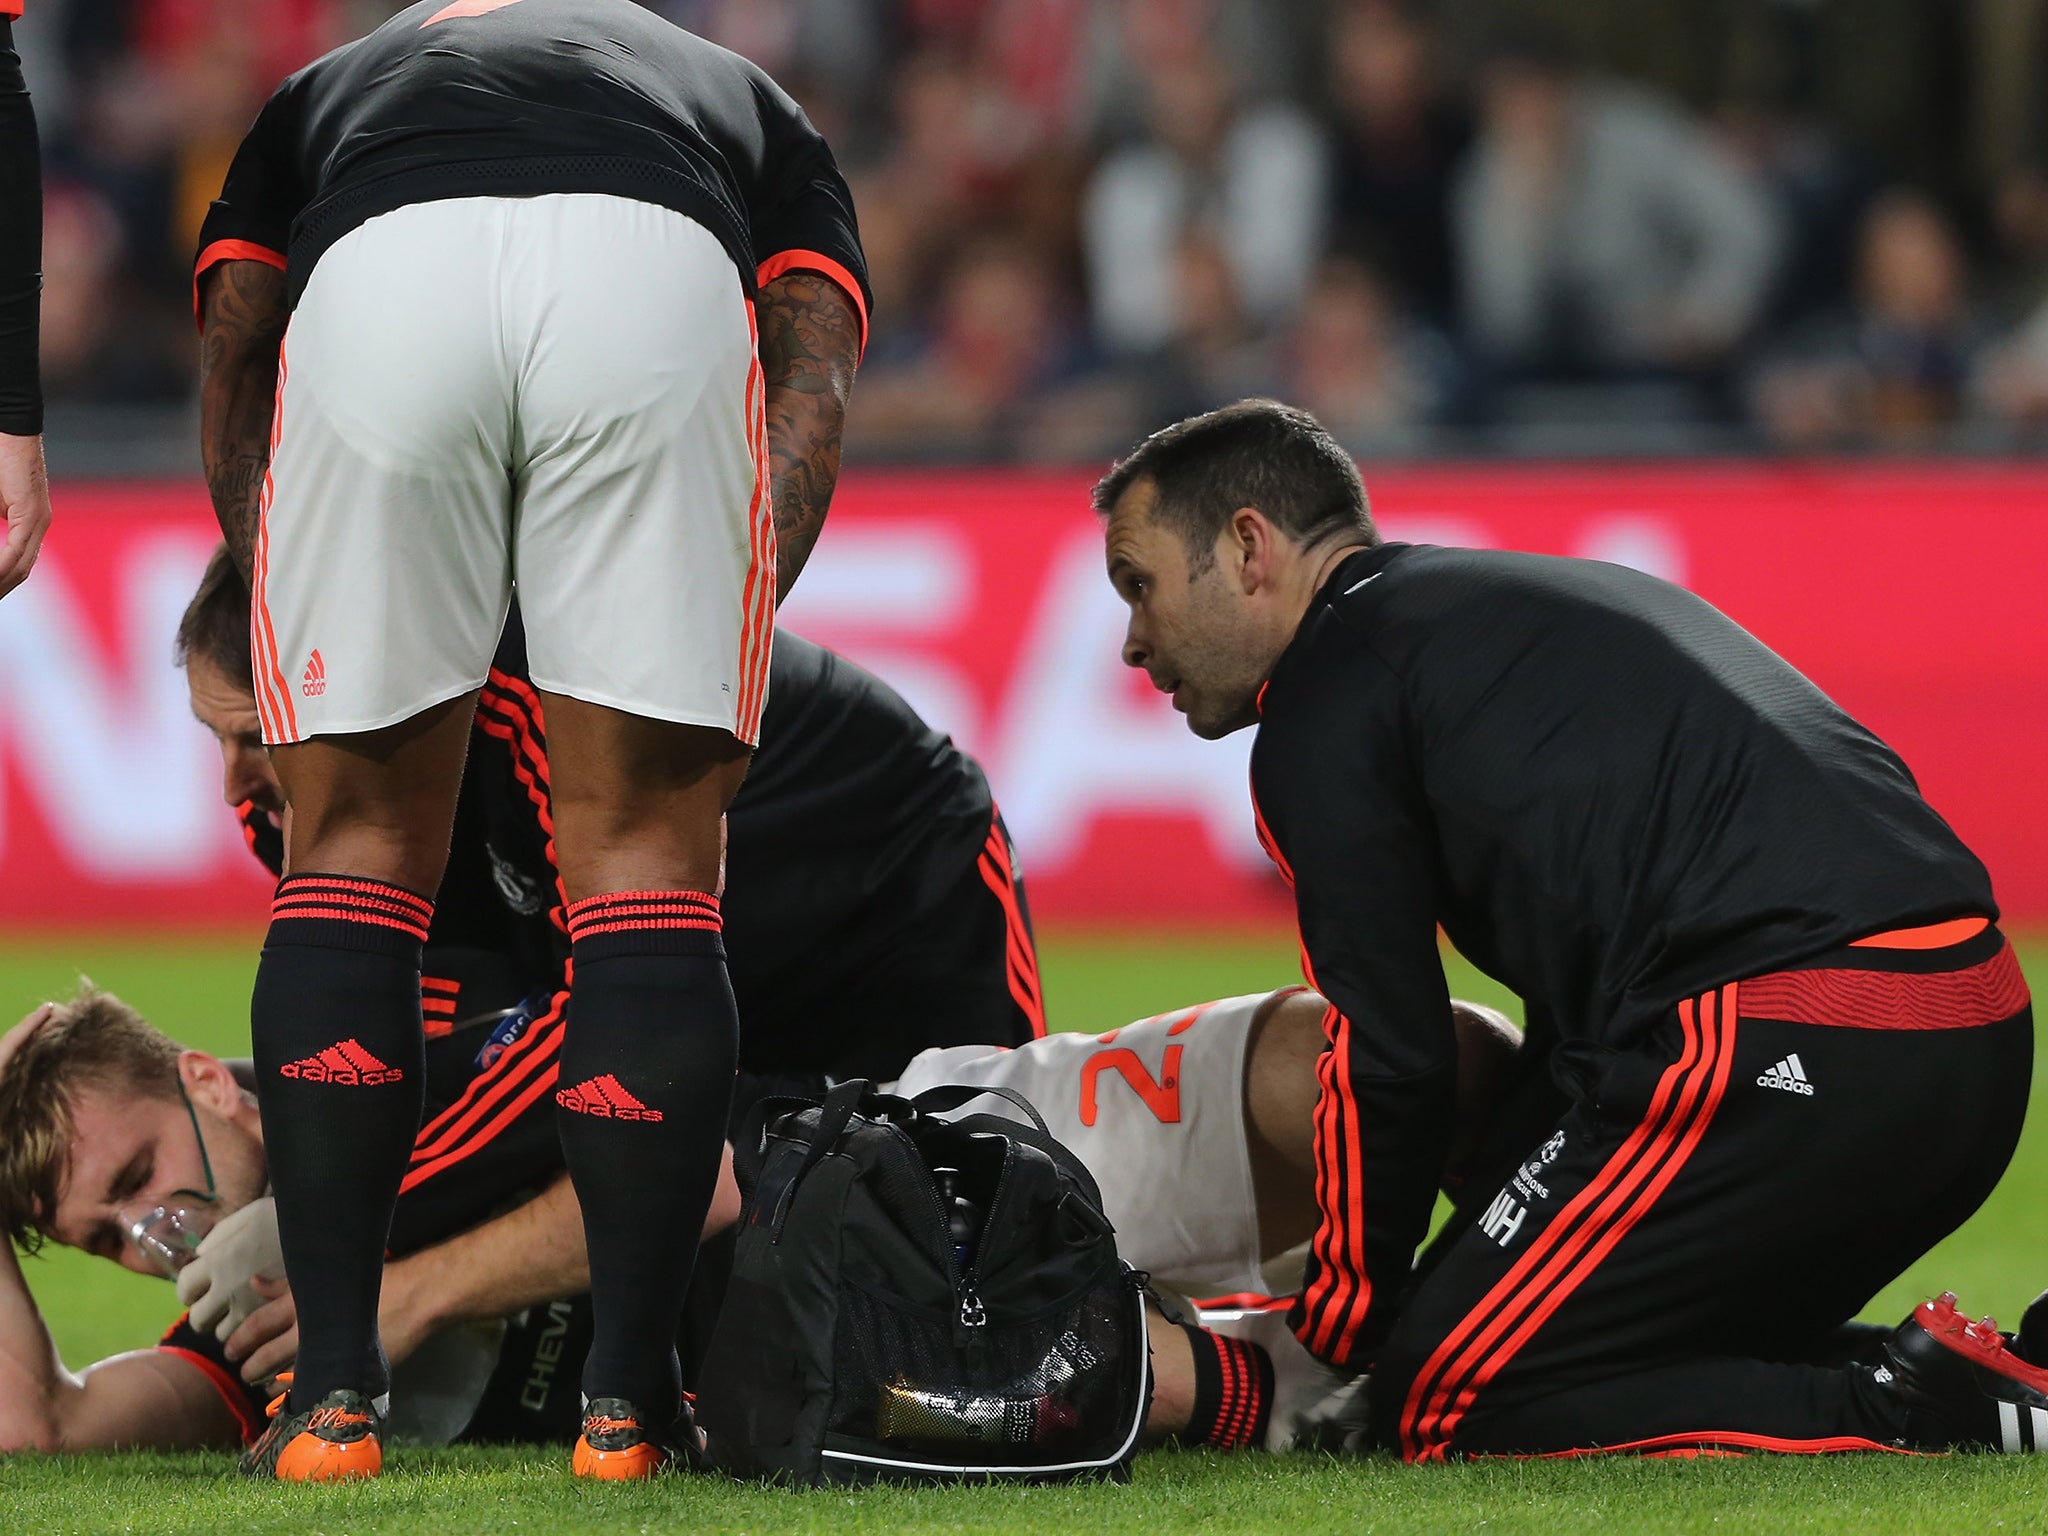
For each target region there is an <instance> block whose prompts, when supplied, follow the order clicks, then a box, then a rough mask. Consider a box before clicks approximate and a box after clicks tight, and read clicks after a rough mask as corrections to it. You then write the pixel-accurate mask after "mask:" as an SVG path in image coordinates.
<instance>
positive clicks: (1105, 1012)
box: [0, 932, 2048, 1536]
mask: <svg viewBox="0 0 2048 1536" xmlns="http://www.w3.org/2000/svg"><path fill="white" fill-rule="evenodd" d="M1042 949H1043V958H1044V966H1045V988H1046V996H1047V999H1048V1006H1049V1008H1050V1010H1051V1013H1052V1016H1053V1020H1054V1022H1055V1023H1056V1024H1057V1025H1060V1026H1062V1027H1066V1028H1076V1029H1108V1028H1112V1027H1114V1026H1115V1025H1118V1024H1123V1023H1127V1022H1128V1021H1130V1020H1131V1019H1134V1018H1138V1017H1141V1016H1143V1015H1146V1014H1150V1013H1156V1012H1159V1011H1161V1010H1163V1009H1166V1008H1169V1007H1173V1006H1177V1005H1180V1004H1184V1003H1191V1002H1197V1001H1200V1000H1202V999H1204V998H1208V997H1218V996H1225V995H1228V994H1231V993H1235V992H1247V991H1255V990H1260V989H1264V988H1267V987H1271V986H1275V985H1280V984H1283V983H1285V982H1287V981H1290V980H1293V979H1294V977H1295V951H1294V945H1293V940H1292V937H1291V935H1285V934H1277V933H1276V934H1270V935H1248V936H1243V937H1240V938H1235V939H1221V940H1219V939H1215V938H1213V937H1209V938H1203V939H1201V940H1190V939H1188V938H1185V937H1171V936H1135V935H1133V936H1122V937H1099V936H1093V935H1083V934H1074V933H1059V932H1054V933H1051V934H1048V935H1047V936H1046V938H1045V940H1044V943H1043V945H1042ZM2021 957H2022V960H2023V962H2024V964H2025V966H2026V968H2027V972H2028V975H2029V977H2030V979H2031V981H2032V983H2033V985H2034V988H2035V991H2036V992H2037V993H2043V994H2048V936H2034V937H2032V938H2031V939H2030V940H2029V941H2028V942H2026V943H2023V944H2022V946H2021ZM254 963H255V954H254V944H253V942H231V941H224V940H216V939H200V940H187V939H178V940H170V939H165V940H135V941H119V940H111V939H105V938H91V939H85V938H80V939H76V940H73V939H70V938H66V937H63V936H55V937H50V938H44V939H37V940H34V941H21V940H14V941H10V942H7V943H0V1026H4V1024H5V1023H7V1022H11V1021H12V1020H13V1019H15V1018H18V1017H19V1016H20V1015H21V1014H22V1013H24V1012H25V1011H26V1010H27V1008H28V1007H29V1006H30V1005H31V1004H32V1003H34V1002H35V1001H37V1000H40V999H42V998H45V997H55V996H63V995H65V994H67V993H68V992H69V990H70V989H71V987H72V986H73V985H75V982H76V978H77V977H78V976H79V975H80V974H81V973H83V974H86V975H90V976H91V977H92V978H93V979H94V980H95V981H97V982H98V983H99V984H100V985H102V986H105V987H108V988H111V989H112V990H114V991H116V992H119V993H120V994H121V995H122V996H124V997H126V998H128V999H129V1000H130V1001H131V1002H133V1003H135V1004H136V1005H137V1006H138V1007H140V1008H141V1009H142V1010H143V1011H144V1012H145V1013H146V1014H148V1015H149V1016H150V1017H151V1018H152V1019H154V1020H155V1021H156V1022H158V1023H159V1024H160V1025H162V1026H163V1027H164V1028H165V1029H167V1030H168V1031H169V1032H170V1033H171V1034H173V1035H175V1036H177V1037H178V1038H180V1039H182V1040H184V1041H185V1042H187V1043H188V1044H191V1045H195V1046H200V1047H203V1048H206V1049H209V1050H214V1051H218V1052H220V1053H222V1054H229V1055H232V1054H241V1053H245V1052H246V1050H247V1033H248V1026H247V1019H248V984H249V978H250V975H251V973H252V971H253V968H254ZM1450 967H1451V976H1452V983H1453V990H1454V991H1456V992H1458V993H1459V994H1461V995H1463V996H1467V997H1473V998H1476V999H1478V1000H1481V1001H1486V1002H1494V1003H1498V1004H1500V1005H1501V1006H1504V1007H1507V1008H1509V1010H1510V1011H1511V1012H1512V1011H1514V1006H1513V1000H1512V999H1511V998H1509V997H1507V996H1505V995H1504V994H1503V993H1502V992H1501V991H1500V989H1499V988H1497V987H1495V986H1494V985H1493V984H1492V983H1490V982H1488V981H1486V980H1485V979H1484V978H1482V977H1479V976H1477V975H1476V974H1475V973H1473V972H1472V971H1471V970H1470V969H1469V968H1467V967H1464V966H1462V965H1461V964H1460V963H1459V962H1458V961H1457V960H1456V958H1455V957H1452V958H1451V960H1450ZM2040 1076H2048V1063H2044V1064H2043V1065H2042V1066H2041V1067H2040V1068H2037V1078H2038V1077H2040ZM2044 1086H2048V1084H2044V1083H2043V1082H2041V1081H2039V1080H2037V1083H2036V1087H2037V1090H2039V1089H2041V1088H2043V1087H2044ZM1900 1155H1901V1156H1910V1155H1911V1149H1910V1148H1901V1149H1900ZM1871 1176H1872V1177H1873V1178H1881V1177H1883V1170H1882V1169H1873V1170H1872V1174H1871ZM27 1269H28V1272H29V1275H30V1279H31V1284H32V1285H33V1286H34V1289H35V1291H36V1294H37V1297H38V1300H39V1301H40V1303H41V1305H42V1307H43V1309H44V1313H45V1315H46V1316H47V1317H48V1318H49V1320H50V1323H51V1326H52V1328H53V1330H54V1331H55V1333H56V1336H57V1340H58V1344H59V1346H60V1348H61V1350H62V1352H63V1354H64V1357H65V1359H66V1361H67V1362H69V1363H71V1364H73V1365H78V1364H82V1363H84V1362H86V1361H90V1360H93V1359H97V1358H99V1357H100V1356H102V1355H104V1354H108V1353H112V1352H114V1351H116V1350H119V1349H124V1348H134V1347H136V1346H138V1345H141V1344H146V1343H147V1342H149V1341H150V1340H151V1339H153V1338H154V1337H155V1334H156V1333H157V1332H158V1331H159V1330H161V1328H162V1327H163V1326H164V1325H165V1323H167V1322H168V1321H169V1320H170V1318H171V1317H172V1316H173V1315H174V1314H175V1311H176V1304H175V1301H174V1300H173V1298H172V1297H171V1296H170V1294H169V1288H168V1287H167V1286H165V1285H164V1284H163V1283H162V1282H159V1281H151V1280H146V1279H143V1278H141V1277H139V1276H132V1275H128V1274H125V1273H123V1272H119V1271H116V1270H114V1269H113V1268H112V1267H111V1266H109V1265H106V1264H103V1263H99V1262H96V1261H92V1260H82V1259H79V1258H78V1257H77V1256H75V1255H68V1254H60V1255H53V1256H51V1257H48V1258H42V1259H33V1260H29V1261H28V1262H27ZM2044 1285H2048V1116H2044V1115H2042V1114H2037V1115H2035V1116H2034V1119H2033V1123H2032V1124H2031V1125H2030V1126H2029V1129H2028V1133H2027V1137H2026V1139H2025V1141H2024V1142H2023V1143H2022V1145H2021V1148H2020V1152H2019V1155H2018V1156H2017V1158H2016V1159H2015V1160H2014V1164H2013V1167H2012V1170H2011V1172H2010V1173H2008V1174H2007V1176H2006V1180H2005V1183H2004V1185H2003V1186H2002V1187H2001V1188H2000V1190H1999V1192H1998V1193H1997V1195H1996V1196H1995V1197H1994V1198H1993V1199H1992V1201H1991V1202H1990V1203H1989V1204H1988V1205H1987V1206H1986V1207H1985V1209H1984V1210H1983V1211H1982V1212H1980V1213H1979V1215H1978V1216H1977V1217H1976V1219H1975V1220H1973V1221H1972V1222H1971V1223H1970V1224H1969V1225H1968V1226H1966V1227H1965V1228H1964V1229H1963V1230H1962V1231H1961V1232H1959V1233H1957V1234H1956V1235H1955V1236H1954V1237H1952V1238H1951V1239H1949V1241H1948V1242H1946V1243H1944V1244H1943V1245H1942V1246H1941V1247H1940V1248H1939V1249H1938V1250H1936V1251H1935V1252H1934V1253H1933V1254H1931V1255H1929V1256H1928V1258H1926V1259H1925V1260H1923V1261H1922V1262H1921V1263H1920V1264H1918V1265H1916V1266H1915V1267H1914V1269H1913V1270H1912V1271H1911V1272H1910V1273H1908V1274H1907V1275H1905V1276H1903V1277H1902V1278H1901V1279H1900V1281H1899V1282H1898V1283H1897V1284H1895V1285H1894V1286H1892V1287H1891V1288H1890V1289H1889V1290H1887V1291H1886V1292H1885V1293H1884V1294H1883V1295H1881V1296H1880V1297H1878V1298H1877V1299H1876V1301H1874V1302H1873V1303H1872V1306H1871V1308H1870V1313H1869V1315H1870V1316H1872V1317H1874V1318H1878V1319H1882V1320H1885V1321H1890V1320H1893V1319H1896V1318H1898V1317H1900V1316H1903V1315H1904V1313H1905V1312H1906V1310H1907V1309H1908V1308H1909V1307H1910V1306H1911V1305H1912V1304H1913V1303H1914V1302H1916V1301H1918V1300H1919V1299H1921V1298H1922V1297H1924V1296H1926V1295H1929V1294H1931V1293H1933V1292H1935V1291H1937V1290H1941V1289H1943V1288H1953V1289H1955V1290H1957V1291H1958V1292H1960V1293H1961V1295H1962V1298H1963V1302H1964V1304H1965V1305H1966V1306H1967V1307H1969V1308H1970V1309H1971V1310H1973V1311H1987V1310H1988V1311H1992V1312H1994V1313H1996V1314H1998V1315H1999V1316H2001V1317H2008V1316H2010V1317H2016V1316H2017V1315H2018V1311H2019V1309H2020V1308H2021V1307H2022V1306H2023V1305H2024V1304H2025V1303H2026V1301H2027V1300H2028V1299H2030V1298H2031V1297H2032V1296H2033V1295H2034V1294H2035V1292H2036V1291H2038V1290H2039V1289H2041V1288H2042V1287H2043V1286H2044ZM1757 1300H1758V1305H1759V1306H1765V1307H1767V1306H1768V1305H1769V1304H1770V1299H1769V1298H1768V1297H1759V1298H1758V1299H1757ZM567 1460H568V1458H567V1453H566V1448H547V1449H540V1450H535V1451H518V1450H468V1449H463V1450H442V1451H433V1452H420V1451H405V1450H399V1451H397V1452H396V1453H394V1455H393V1457H392V1470H391V1471H390V1472H389V1473H388V1474H387V1475H386V1476H385V1477H384V1478H383V1479H382V1480H381V1481H380V1482H379V1483H377V1484H376V1485H374V1486H368V1487H353V1488H341V1489H331V1488H329V1489H322V1488H277V1487H271V1486H258V1485H245V1484H243V1483H242V1482H241V1481H240V1480H239V1479H236V1478H234V1477H232V1476H231V1475H230V1472H229V1464H228V1460H227V1458H226V1457H225V1456H216V1455H190V1456H165V1457H159V1456H142V1455H115V1456H93V1457H85V1458H42V1457H35V1456H27V1457H12V1458H4V1459H0V1532H10V1533H11V1532H14V1531H24V1532H27V1531H33V1532H36V1533H37V1536H44V1533H49V1536H57V1533H66V1532H98V1531H136V1532H165V1533H171V1532H214V1531H238V1532H240V1531H247V1532H280V1533H282V1532H295V1533H297V1532H334V1533H342V1532H348V1533H364V1536H371V1533H380V1532H391V1533H401V1532H402V1533H405V1536H441V1533H454V1532H477V1533H489V1536H506V1533H511V1532H520V1531H538V1532H557V1531H559V1532H585V1531H592V1532H596V1531H604V1532H615V1531H616V1532H646V1531H687V1532H692V1533H697V1532H713V1531H805V1532H809V1531H817V1532H828V1533H842V1532H843V1533H847V1536H853V1533H868V1532H874V1533H884V1532H892V1533H893V1532H926V1531H931V1532H939V1531H971V1532H979V1531H990V1532H999V1531H1037V1530H1048V1531H1050V1530H1057V1531H1060V1532H1062V1533H1063V1536H1065V1533H1073V1536H1079V1533H1084V1532H1094V1531H1123V1530H1138V1529H1141V1528H1145V1529H1150V1530H1152V1531H1169V1532H1180V1531H1187V1530H1192V1529H1206V1530H1216V1531H1276V1532H1287V1533H1289V1536H1304V1533H1307V1532H1310V1531H1317V1532H1320V1531H1339V1530H1342V1531H1376V1532H1380V1531H1384V1532H1394V1531H1401V1532H1409V1531H1413V1532H1438V1531H1442V1532H1452V1531H1459V1532H1472V1531H1486V1532H1507V1533H1514V1536H1521V1533H1540V1532H1567V1533H1572V1536H1584V1533H1590V1532H1601V1533H1605V1532H1617V1533H1621V1532H1631V1533H1632V1532H1657V1533H1663V1532H1691V1531H1704V1530H1708V1529H1712V1530H1714V1531H1716V1532H1738V1531H1740V1532H1773V1533H1775V1532H1826V1533H1836V1532H1839V1533H1849V1532H1865V1531H1883V1532H1899V1533H1919V1532H1926V1533H1946V1532H1963V1531H1967V1532H1971V1533H1982V1532H1990V1531H1999V1530H2010V1531H2039V1530H2041V1529H2043V1528H2048V1457H2043V1458H2039V1459H2036V1458H2031V1457H2030V1458H2003V1457H1992V1456H1957V1457H1950V1458H1945V1459H1939V1460H1936V1459H1926V1460H1923V1459H1907V1458H1900V1457H1886V1456H1869V1457H1834V1458H1816V1459H1807V1458H1801V1457H1754V1458H1748V1459H1740V1460H1736V1459H1729V1460H1700V1461H1640V1460H1635V1459H1631V1458H1616V1459H1613V1460H1605V1461H1584V1462H1555V1463H1480V1464H1473V1465H1466V1466H1452V1467H1435V1468H1413V1467H1403V1466H1400V1465H1398V1464H1396V1463H1394V1462H1393V1461H1391V1460H1386V1459H1372V1460H1366V1461H1357V1462H1339V1461H1335V1460H1330V1459H1327V1458H1314V1457H1308V1456H1296V1457H1286V1458H1273V1457H1259V1456H1239V1457H1221V1456H1214V1455H1205V1454H1195V1453H1182V1452H1155V1453H1152V1454H1150V1455H1147V1456H1144V1457H1141V1458H1140V1460H1139V1463H1138V1470H1137V1475H1136V1478H1135V1480H1134V1481H1133V1483H1132V1484H1131V1486H1129V1487H1126V1488H1101V1487H1084V1488H1009V1489H919V1490H891V1489H880V1490H869V1491H865V1492H861V1493H853V1494H849V1493H789V1492H783V1491H769V1490H759V1489H740V1488H732V1487H727V1486H725V1485H722V1484H717V1483H712V1482H710V1481H708V1480H696V1479H668V1480H664V1481H663V1482H662V1483H661V1484H660V1485H657V1486H652V1487H636V1488H614V1487H604V1488H586V1487H581V1486H578V1485H577V1484H576V1483H574V1481H573V1480H572V1479H571V1478H570V1477H569V1476H568V1472H567Z"/></svg>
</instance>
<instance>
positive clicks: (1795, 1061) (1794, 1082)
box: [1756, 1051, 1813, 1099]
mask: <svg viewBox="0 0 2048 1536" xmlns="http://www.w3.org/2000/svg"><path fill="white" fill-rule="evenodd" d="M1756 1082H1757V1086H1758V1087H1759V1088H1782V1089H1784V1090H1785V1091H1786V1092H1787V1093H1797V1094H1802V1095H1804V1096H1805V1097H1807V1098H1809V1099H1810V1098H1812V1097H1813V1084H1811V1083H1809V1082H1808V1081H1807V1080H1806V1068H1804V1067H1802V1066H1801V1065H1799V1053H1798V1052H1797V1051H1794V1052H1793V1053H1792V1054H1791V1055H1790V1056H1787V1057H1786V1058H1785V1059H1784V1060H1783V1061H1781V1062H1779V1063H1778V1064H1777V1065H1776V1066H1775V1067H1773V1068H1771V1070H1770V1071H1768V1072H1766V1073H1764V1074H1762V1075H1761V1076H1760V1077H1758V1078H1757V1080H1756Z"/></svg>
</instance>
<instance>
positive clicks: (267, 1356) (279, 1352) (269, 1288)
mask: <svg viewBox="0 0 2048 1536" xmlns="http://www.w3.org/2000/svg"><path fill="white" fill-rule="evenodd" d="M249 1288H250V1289H251V1290H252V1291H254V1292H255V1293H256V1294H257V1296H259V1297H260V1298H262V1302H263V1305H261V1306H260V1307H258V1308H257V1309H256V1310H255V1311H254V1312H251V1313H250V1314H249V1315H248V1317H247V1318H245V1319H244V1320H243V1322H242V1326H241V1327H239V1328H237V1329H236V1330H235V1331H234V1332H233V1333H231V1334H229V1335H228V1339H227V1345H226V1352H227V1357H228V1360H229V1363H231V1364H232V1363H235V1362H240V1364H241V1368H242V1380H244V1381H248V1382H264V1381H268V1380H270V1378H271V1377H273V1376H275V1375H276V1374H277V1373H278V1372H279V1371H284V1370H289V1369H290V1368H291V1363H292V1362H293V1361H294V1360H296V1359H298V1358H299V1309H298V1307H297V1305H295V1304H294V1303H293V1301H292V1288H291V1286H290V1285H289V1284H288V1283H287V1282H286V1281H284V1280H282V1279H277V1280H271V1279H267V1278H265V1277H263V1276H260V1275H259V1276H258V1277H257V1278H256V1279H254V1280H251V1281H250V1282H249Z"/></svg>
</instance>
